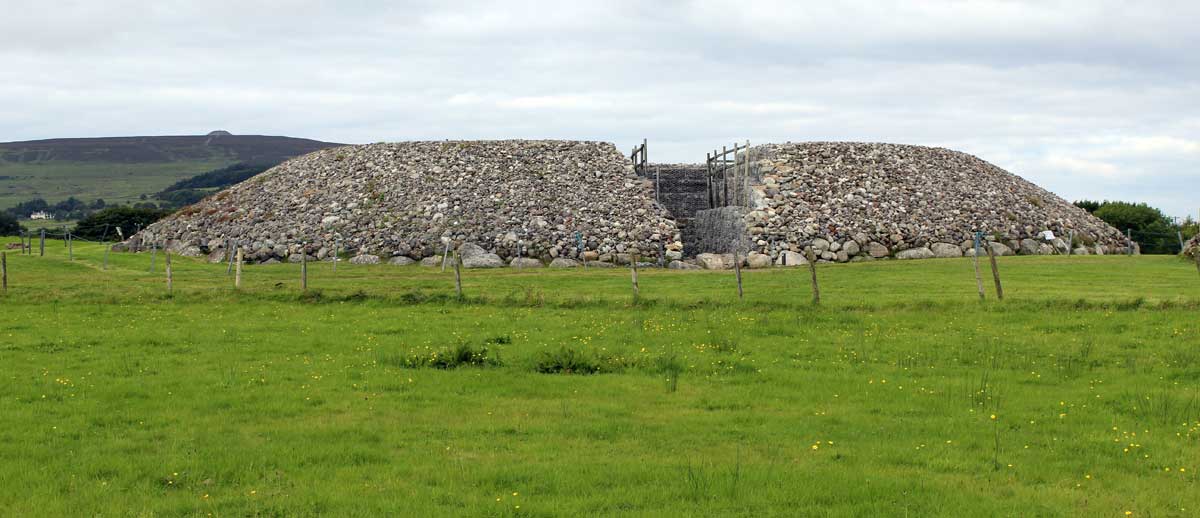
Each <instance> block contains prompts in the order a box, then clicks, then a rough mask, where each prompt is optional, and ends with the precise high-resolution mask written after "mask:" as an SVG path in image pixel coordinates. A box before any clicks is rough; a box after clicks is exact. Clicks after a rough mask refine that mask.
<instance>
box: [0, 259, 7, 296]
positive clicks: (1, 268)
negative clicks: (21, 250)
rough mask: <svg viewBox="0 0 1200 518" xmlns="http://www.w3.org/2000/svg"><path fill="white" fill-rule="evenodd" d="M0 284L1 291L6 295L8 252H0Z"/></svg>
mask: <svg viewBox="0 0 1200 518" xmlns="http://www.w3.org/2000/svg"><path fill="white" fill-rule="evenodd" d="M0 285H3V288H2V289H3V293H4V294H5V295H8V252H0Z"/></svg>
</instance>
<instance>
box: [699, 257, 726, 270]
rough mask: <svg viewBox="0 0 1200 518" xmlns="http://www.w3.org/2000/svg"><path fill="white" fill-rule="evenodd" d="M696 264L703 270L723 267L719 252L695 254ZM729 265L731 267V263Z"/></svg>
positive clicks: (723, 263) (723, 262)
mask: <svg viewBox="0 0 1200 518" xmlns="http://www.w3.org/2000/svg"><path fill="white" fill-rule="evenodd" d="M696 264H698V265H700V267H701V268H704V269H705V270H723V269H725V261H724V260H722V259H721V255H720V254H699V255H697V256H696ZM730 267H731V268H732V267H733V265H730Z"/></svg>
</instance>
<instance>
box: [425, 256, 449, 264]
mask: <svg viewBox="0 0 1200 518" xmlns="http://www.w3.org/2000/svg"><path fill="white" fill-rule="evenodd" d="M452 260H453V258H450V259H447V260H446V263H449V262H450V261H452ZM421 266H430V267H441V266H442V256H440V255H431V256H429V257H426V258H424V259H421ZM447 266H449V264H447Z"/></svg>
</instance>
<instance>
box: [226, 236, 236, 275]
mask: <svg viewBox="0 0 1200 518" xmlns="http://www.w3.org/2000/svg"><path fill="white" fill-rule="evenodd" d="M236 248H237V243H236V242H235V241H234V240H232V239H225V255H226V256H228V258H229V260H228V261H226V263H228V264H227V265H226V266H225V275H230V274H232V273H233V254H234V250H235V249H236Z"/></svg>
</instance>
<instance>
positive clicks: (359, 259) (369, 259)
mask: <svg viewBox="0 0 1200 518" xmlns="http://www.w3.org/2000/svg"><path fill="white" fill-rule="evenodd" d="M350 264H379V256H377V255H370V254H363V255H356V256H354V257H351V258H350Z"/></svg>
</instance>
